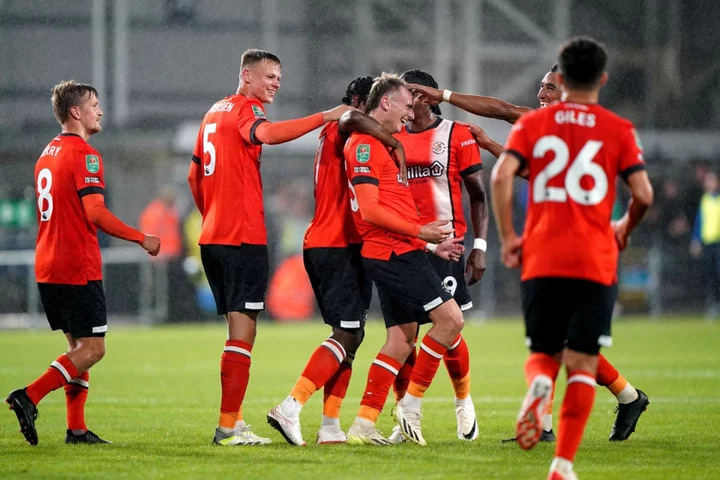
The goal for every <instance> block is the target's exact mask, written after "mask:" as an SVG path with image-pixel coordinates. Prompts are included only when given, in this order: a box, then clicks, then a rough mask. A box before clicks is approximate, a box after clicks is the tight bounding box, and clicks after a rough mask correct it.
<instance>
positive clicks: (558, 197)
mask: <svg viewBox="0 0 720 480" xmlns="http://www.w3.org/2000/svg"><path fill="white" fill-rule="evenodd" d="M600 148H602V142H599V141H597V140H588V141H587V142H586V143H585V145H584V146H583V147H582V149H581V150H580V153H578V155H577V157H575V160H574V161H573V162H572V164H571V165H570V168H568V170H567V172H566V173H565V187H564V188H562V187H548V186H547V183H548V181H549V180H550V179H551V178H553V177H556V176H557V175H559V174H560V173H562V171H563V170H565V167H566V166H567V164H568V159H569V157H570V153H569V151H568V146H567V144H566V143H565V141H563V139H562V138H559V137H556V136H554V135H548V136H545V137H542V138H541V139H540V140H538V141H537V143H536V144H535V148H533V157H535V158H542V157H544V156H545V154H546V153H547V152H549V151H551V152H553V153H554V154H555V158H554V159H553V160H552V161H551V162H550V163H549V164H548V165H547V166H546V167H545V168H544V169H543V170H542V171H541V172H540V173H539V174H538V175H537V177H535V182H534V184H533V201H534V202H535V203H543V202H559V203H565V202H567V197H568V195H569V196H570V198H571V199H573V200H574V201H575V202H576V203H579V204H580V205H589V206H592V205H597V204H599V203H600V202H602V201H603V199H604V198H605V195H607V192H608V178H607V174H606V173H605V170H603V168H602V167H601V166H600V165H598V164H597V163H593V159H594V158H595V155H597V153H598V152H599V151H600ZM585 175H589V176H590V177H592V179H593V181H594V185H593V187H592V188H590V189H585V188H584V187H583V186H582V185H581V184H580V180H581V179H582V178H583V177H584V176H585Z"/></svg>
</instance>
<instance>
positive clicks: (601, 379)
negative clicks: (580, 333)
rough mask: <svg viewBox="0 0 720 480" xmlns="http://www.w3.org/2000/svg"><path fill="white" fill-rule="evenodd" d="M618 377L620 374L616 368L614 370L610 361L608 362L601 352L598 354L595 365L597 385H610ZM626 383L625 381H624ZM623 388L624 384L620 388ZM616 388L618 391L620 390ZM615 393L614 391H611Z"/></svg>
mask: <svg viewBox="0 0 720 480" xmlns="http://www.w3.org/2000/svg"><path fill="white" fill-rule="evenodd" d="M619 377H620V374H619V373H618V371H617V370H615V367H613V366H612V364H611V363H610V362H608V359H607V358H605V356H604V355H603V354H599V355H598V366H597V383H598V385H602V386H603V387H608V386H610V385H611V384H612V383H613V382H615V381H616V380H618V379H619ZM623 380H624V379H623ZM625 384H627V382H625ZM623 388H625V385H623V386H622V388H621V389H620V390H622V389H623ZM620 390H618V392H620ZM613 393H615V392H613Z"/></svg>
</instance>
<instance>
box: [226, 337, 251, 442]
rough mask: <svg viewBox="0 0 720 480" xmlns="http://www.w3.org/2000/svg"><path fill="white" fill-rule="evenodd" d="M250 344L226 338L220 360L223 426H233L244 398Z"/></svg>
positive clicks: (247, 379)
mask: <svg viewBox="0 0 720 480" xmlns="http://www.w3.org/2000/svg"><path fill="white" fill-rule="evenodd" d="M251 352H252V345H250V344H249V343H247V342H243V341H242V340H228V341H226V342H225V349H224V351H223V354H222V360H221V361H220V383H221V385H222V398H221V400H220V420H219V422H218V425H219V426H220V427H223V428H235V423H236V422H237V421H238V414H239V413H240V408H241V407H242V402H243V400H244V399H245V392H246V391H247V386H248V381H249V380H250V360H251Z"/></svg>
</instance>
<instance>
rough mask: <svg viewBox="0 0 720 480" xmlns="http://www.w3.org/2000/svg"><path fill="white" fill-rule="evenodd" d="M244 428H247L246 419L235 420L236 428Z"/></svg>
mask: <svg viewBox="0 0 720 480" xmlns="http://www.w3.org/2000/svg"><path fill="white" fill-rule="evenodd" d="M243 428H245V420H238V421H237V422H235V430H242V429H243Z"/></svg>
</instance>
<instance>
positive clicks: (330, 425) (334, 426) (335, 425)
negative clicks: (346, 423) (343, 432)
mask: <svg viewBox="0 0 720 480" xmlns="http://www.w3.org/2000/svg"><path fill="white" fill-rule="evenodd" d="M320 428H322V429H327V430H340V419H339V418H331V417H326V416H325V415H323V416H322V422H320Z"/></svg>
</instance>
